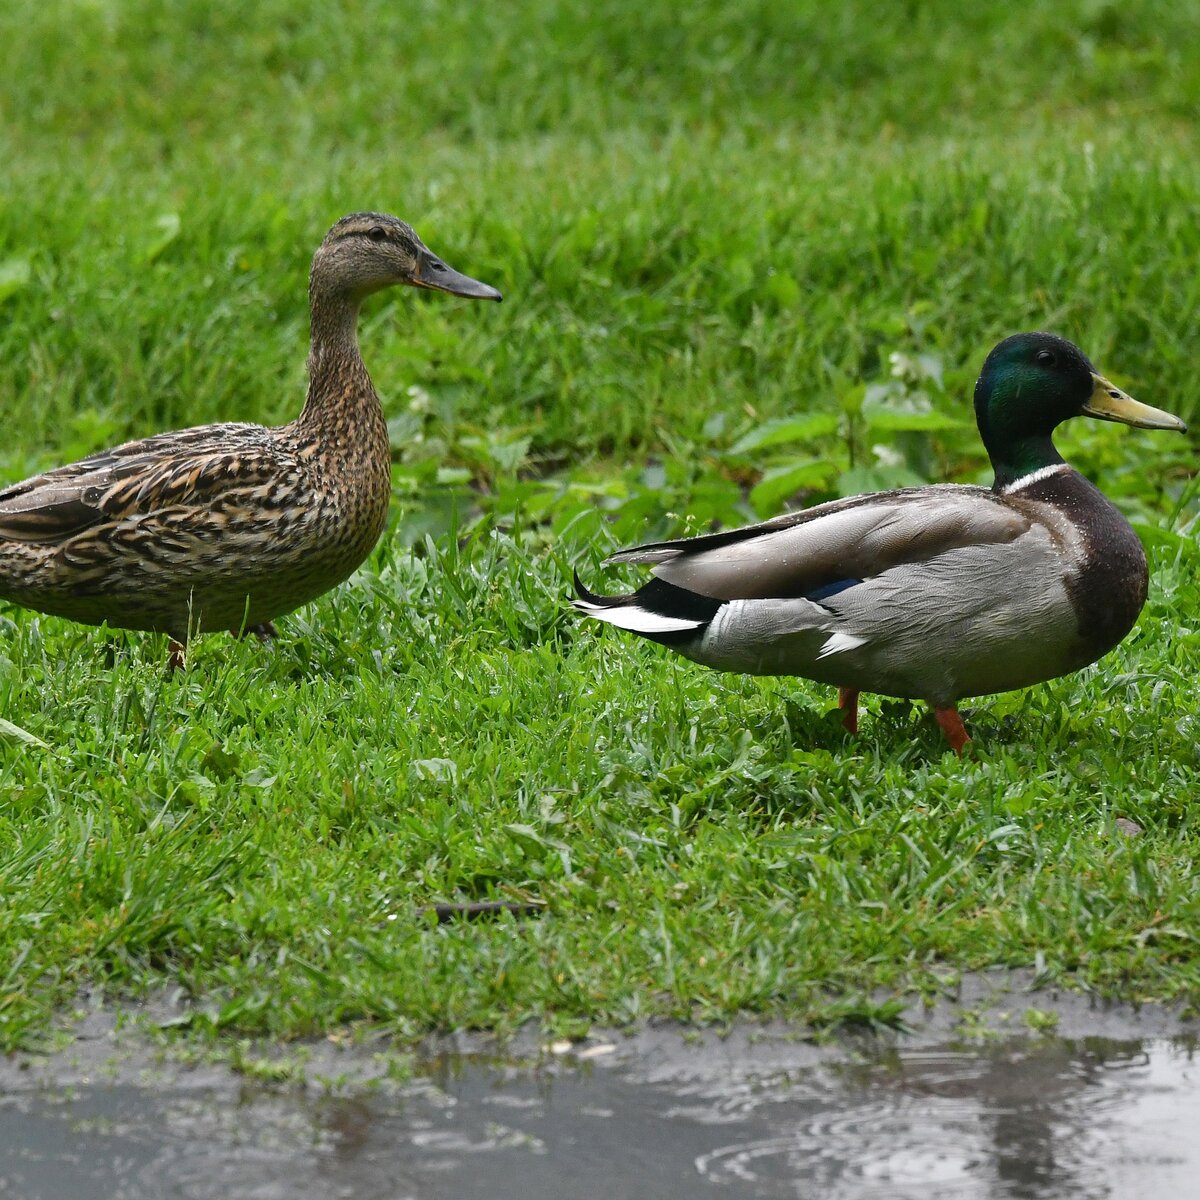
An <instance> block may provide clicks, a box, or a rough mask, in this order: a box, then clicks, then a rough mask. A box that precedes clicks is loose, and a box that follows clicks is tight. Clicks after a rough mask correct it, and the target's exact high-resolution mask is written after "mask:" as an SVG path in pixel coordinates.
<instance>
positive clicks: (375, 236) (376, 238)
mask: <svg viewBox="0 0 1200 1200" xmlns="http://www.w3.org/2000/svg"><path fill="white" fill-rule="evenodd" d="M367 237H369V238H370V239H371V241H373V242H386V241H387V230H386V229H384V227H383V226H382V225H373V226H372V227H371V228H370V229H369V230H367Z"/></svg>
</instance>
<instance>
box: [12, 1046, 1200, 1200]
mask: <svg viewBox="0 0 1200 1200" xmlns="http://www.w3.org/2000/svg"><path fill="white" fill-rule="evenodd" d="M770 1058H771V1056H770V1053H766V1054H763V1053H758V1054H756V1055H754V1056H753V1061H749V1060H746V1061H739V1060H738V1059H737V1058H736V1056H734V1055H732V1054H730V1053H725V1052H721V1051H720V1050H719V1049H715V1048H714V1047H713V1046H712V1045H711V1044H710V1045H709V1046H707V1047H704V1048H702V1049H698V1050H696V1051H695V1052H694V1053H693V1052H691V1051H688V1050H681V1049H679V1048H675V1049H674V1050H673V1051H672V1052H671V1053H669V1054H666V1053H664V1054H661V1055H658V1056H655V1055H653V1054H651V1055H643V1056H640V1057H634V1056H632V1055H630V1054H628V1053H627V1052H626V1053H624V1054H622V1053H620V1052H618V1053H614V1054H611V1055H609V1056H607V1057H603V1058H597V1059H595V1060H594V1061H593V1062H589V1063H585V1064H582V1065H579V1064H576V1065H571V1064H570V1062H569V1061H567V1062H563V1061H552V1062H550V1063H548V1064H546V1065H543V1066H542V1067H540V1068H538V1069H533V1070H530V1069H519V1068H516V1067H512V1066H504V1065H496V1064H494V1063H487V1062H482V1061H476V1060H470V1059H461V1058H460V1059H453V1058H446V1059H441V1060H437V1061H435V1062H433V1063H431V1064H430V1065H429V1067H428V1070H427V1074H426V1075H425V1076H423V1077H421V1078H419V1079H417V1080H415V1081H413V1082H412V1083H409V1084H406V1085H404V1087H403V1088H401V1089H399V1090H397V1091H394V1092H391V1093H388V1094H386V1095H385V1094H382V1093H381V1094H376V1095H370V1094H366V1095H364V1094H359V1095H356V1096H354V1097H352V1098H332V1097H321V1098H315V1097H313V1096H312V1095H311V1094H303V1093H302V1094H295V1093H288V1092H272V1091H261V1090H260V1091H237V1090H234V1089H222V1088H219V1087H215V1086H213V1085H212V1084H211V1082H209V1083H208V1084H206V1085H205V1086H203V1087H200V1088H195V1089H192V1090H189V1089H188V1088H187V1087H186V1086H185V1084H186V1077H185V1080H184V1081H183V1082H179V1081H176V1082H173V1083H172V1084H171V1085H170V1086H169V1087H168V1088H166V1089H164V1090H151V1089H149V1088H138V1087H132V1086H127V1085H120V1086H107V1087H106V1086H100V1085H94V1086H91V1087H87V1088H80V1089H76V1090H75V1091H74V1092H73V1093H68V1094H65V1095H64V1094H57V1095H52V1094H49V1093H46V1092H42V1091H36V1090H26V1091H15V1092H13V1091H10V1092H9V1093H8V1094H7V1095H0V1196H7V1195H18V1196H22V1197H27V1198H28V1200H39V1198H43V1200H61V1198H62V1197H68V1196H69V1197H72V1200H91V1198H96V1200H99V1198H101V1197H103V1198H104V1200H111V1198H120V1200H138V1198H143V1197H154V1198H155V1200H168V1198H172V1197H178V1198H181V1200H183V1198H188V1200H192V1198H196V1200H199V1198H205V1197H212V1198H216V1197H220V1198H222V1200H224V1198H226V1197H233V1196H236V1197H239V1200H240V1198H243V1197H249V1198H255V1200H272V1198H275V1197H280V1198H282V1197H287V1198H288V1200H297V1198H299V1200H304V1198H305V1197H314V1198H317V1197H319V1198H321V1200H325V1198H333V1197H340V1196H344V1197H353V1200H374V1198H376V1197H378V1198H379V1200H385V1198H386V1200H403V1198H405V1197H412V1198H414V1200H416V1198H418V1197H419V1198H420V1200H437V1198H439V1197H445V1198H447V1200H448V1198H450V1197H454V1198H455V1200H469V1198H471V1197H487V1200H504V1198H505V1197H509V1196H514V1195H516V1196H520V1197H522V1200H540V1198H542V1197H545V1198H547V1200H549V1198H550V1197H553V1198H554V1200H572V1198H575V1197H578V1198H580V1200H582V1198H587V1200H594V1198H596V1197H600V1198H601V1200H623V1198H626V1197H628V1198H630V1200H632V1198H633V1197H638V1198H639V1200H640V1198H642V1197H656V1198H657V1197H662V1198H664V1200H669V1198H671V1197H680V1198H683V1197H693V1196H702V1195H706V1194H712V1195H714V1196H724V1197H741V1196H747V1197H749V1196H754V1197H759V1196H761V1197H797V1198H802V1197H819V1198H821V1200H830V1198H838V1197H885V1196H886V1197H889V1198H896V1200H903V1198H905V1197H910V1196H911V1197H918V1196H919V1197H955V1198H956V1200H957V1198H960V1197H961V1198H964V1200H972V1198H981V1200H982V1198H986V1200H991V1198H993V1197H997V1198H999V1197H1006V1198H1007V1197H1028V1198H1031V1200H1039V1198H1045V1200H1050V1198H1053V1200H1062V1198H1068V1197H1088V1198H1089V1200H1090V1198H1093V1197H1095V1198H1101V1197H1112V1198H1113V1200H1130V1198H1134V1200H1136V1198H1137V1197H1140V1196H1146V1197H1149V1196H1172V1197H1189V1196H1200V1145H1198V1144H1197V1141H1198V1139H1197V1138H1196V1131H1197V1130H1200V1087H1198V1086H1197V1085H1198V1084H1200V1068H1198V1067H1197V1065H1196V1063H1195V1062H1194V1060H1193V1048H1192V1047H1190V1046H1188V1045H1187V1044H1184V1043H1182V1042H1170V1041H1166V1040H1159V1041H1150V1042H1109V1041H1102V1040H1100V1039H1092V1040H1083V1041H1079V1042H1070V1041H1065V1040H1023V1039H1015V1040H1010V1041H1005V1042H1000V1043H994V1044H991V1045H985V1046H984V1047H982V1048H978V1047H977V1048H972V1049H963V1048H954V1047H948V1048H936V1049H925V1050H912V1051H904V1050H897V1049H888V1048H877V1049H875V1050H874V1051H872V1052H871V1053H869V1054H859V1055H858V1056H855V1057H853V1058H846V1059H843V1060H841V1061H832V1062H824V1063H816V1064H809V1065H802V1066H796V1065H791V1066H788V1067H786V1068H783V1067H780V1066H777V1065H772V1063H771V1061H770Z"/></svg>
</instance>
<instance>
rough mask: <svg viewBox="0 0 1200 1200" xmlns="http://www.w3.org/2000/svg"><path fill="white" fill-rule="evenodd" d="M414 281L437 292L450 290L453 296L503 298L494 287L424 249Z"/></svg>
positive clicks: (476, 298)
mask: <svg viewBox="0 0 1200 1200" xmlns="http://www.w3.org/2000/svg"><path fill="white" fill-rule="evenodd" d="M413 283H414V284H416V286H417V287H425V288H432V289H433V290H434V291H435V292H449V293H450V294H451V295H452V296H466V297H467V298H468V299H469V300H503V299H504V297H503V296H501V295H500V293H499V292H498V291H496V289H495V288H494V287H489V286H488V285H487V284H486V283H480V282H479V280H478V279H472V278H471V277H470V275H463V274H460V273H459V272H458V271H456V270H455V269H454V268H453V267H448V266H446V264H445V263H444V262H442V260H441V259H440V258H438V256H437V255H436V254H433V253H431V252H430V251H429V250H424V249H423V250H422V252H421V256H420V258H419V259H418V261H417V273H416V278H415V279H414V280H413Z"/></svg>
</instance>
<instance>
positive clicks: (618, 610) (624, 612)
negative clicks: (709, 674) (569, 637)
mask: <svg viewBox="0 0 1200 1200" xmlns="http://www.w3.org/2000/svg"><path fill="white" fill-rule="evenodd" d="M575 593H576V599H574V600H572V601H571V603H572V605H573V606H574V607H575V608H577V609H578V610H579V611H580V612H581V613H586V614H587V615H588V616H589V617H595V618H596V620H598V621H606V622H607V623H608V624H609V625H616V626H617V628H618V629H628V630H630V631H631V632H633V633H639V634H641V635H642V637H644V638H649V639H650V640H651V641H652V642H661V643H662V644H663V645H664V646H680V645H683V644H685V643H687V642H690V641H692V640H693V639H694V638H696V637H699V636H701V635H702V634H703V633H704V630H705V629H706V628H708V624H709V622H710V621H711V620H712V619H713V617H715V616H716V615H717V612H718V610H719V609H720V608H721V605H722V604H723V603H724V601H723V600H714V599H713V598H712V597H711V596H701V595H699V594H698V593H696V592H691V591H688V590H687V588H681V587H677V586H676V585H675V584H673V583H667V582H666V580H664V579H652V580H651V581H650V582H649V583H648V584H646V586H645V587H642V588H639V589H638V590H637V591H636V592H632V593H630V594H629V595H627V596H598V595H597V594H596V593H595V592H589V591H588V589H587V588H586V587H584V586H583V581H582V580H581V579H580V578H579V572H578V571H576V572H575Z"/></svg>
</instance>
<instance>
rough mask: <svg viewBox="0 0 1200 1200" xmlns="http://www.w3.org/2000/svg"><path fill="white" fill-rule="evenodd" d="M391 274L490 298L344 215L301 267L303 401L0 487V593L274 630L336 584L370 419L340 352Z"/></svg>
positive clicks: (392, 230) (364, 506) (349, 540)
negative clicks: (281, 412)
mask: <svg viewBox="0 0 1200 1200" xmlns="http://www.w3.org/2000/svg"><path fill="white" fill-rule="evenodd" d="M398 283H404V284H408V285H409V286H410V287H420V288H432V289H434V290H436V291H441V292H450V293H451V294H453V295H455V296H466V297H469V298H470V299H474V300H499V299H500V293H499V292H498V291H496V289H495V288H491V287H488V286H487V284H484V283H479V282H477V281H476V280H474V279H469V278H468V277H467V276H466V275H460V274H459V273H458V272H457V271H455V270H452V269H451V268H450V267H448V266H447V265H446V264H445V263H444V262H442V260H441V259H440V258H438V257H437V256H436V255H435V254H433V253H432V252H431V251H430V250H429V249H427V248H426V246H425V245H424V244H423V243H422V242H421V239H420V238H419V237H417V235H416V234H415V233H414V232H413V230H412V229H411V228H410V227H409V226H408V225H406V224H405V223H404V222H403V221H400V220H397V219H396V218H395V217H390V216H385V215H384V214H381V213H352V214H351V215H350V216H347V217H343V218H342V219H341V220H340V221H338V222H337V224H336V225H334V226H333V228H332V229H330V231H329V232H328V234H326V235H325V239H324V240H323V241H322V242H321V245H320V246H319V247H318V248H317V252H316V254H315V255H314V257H313V263H312V273H311V275H310V277H309V305H310V310H311V317H312V342H311V349H310V352H309V356H308V374H309V384H308V398H307V400H306V402H305V405H304V410H303V411H302V412H301V413H300V415H299V417H297V418H296V420H294V421H292V422H291V423H289V424H287V425H281V426H279V427H278V428H274V429H268V428H264V427H263V426H261V425H248V424H232V423H230V424H220V425H201V426H197V427H196V428H193V429H182V430H179V431H177V432H174V433H160V434H156V435H155V436H153V437H148V438H144V439H142V440H141V441H136V442H126V443H125V444H124V445H123V446H117V447H116V448H115V449H112V450H106V451H104V452H102V453H100V454H93V455H91V456H90V457H88V458H85V459H83V460H81V461H80V462H77V463H72V464H70V465H69V466H65V467H58V468H57V469H55V470H53V471H47V472H46V473H45V474H44V475H38V476H35V477H34V478H32V479H27V480H25V482H24V483H18V484H15V485H14V486H12V487H9V488H5V489H4V490H3V491H0V599H4V600H12V601H14V602H15V603H17V604H21V605H24V606H25V607H26V608H34V609H38V610H39V611H41V612H45V613H53V614H55V615H56V616H63V617H70V618H71V619H72V620H75V621H83V622H86V623H87V624H90V625H98V624H100V623H102V622H107V623H108V624H109V625H112V626H117V627H120V628H124V629H146V630H159V631H161V632H164V633H167V634H169V635H170V637H171V639H172V647H171V656H172V657H171V661H172V664H173V665H179V664H180V663H181V662H182V653H183V646H184V644H185V643H186V640H187V637H188V635H189V633H194V632H197V631H205V630H212V629H228V630H231V631H232V632H234V633H241V632H242V631H246V630H253V631H254V632H256V633H258V634H259V635H260V636H269V635H270V634H271V633H273V632H274V630H273V629H272V627H271V625H270V622H271V620H272V618H274V617H277V616H280V615H281V614H283V613H287V612H290V611H291V610H292V609H294V608H298V607H299V606H300V605H301V604H304V603H306V602H307V601H309V600H312V599H314V598H315V597H316V596H319V595H321V593H322V592H325V591H328V590H329V589H330V588H332V587H334V586H335V585H336V584H338V583H341V582H342V580H344V579H345V578H346V577H347V576H348V575H349V574H350V573H351V572H352V571H353V570H354V568H355V567H357V566H358V565H359V563H361V562H362V561H363V559H365V558H366V556H367V555H368V554H369V553H370V551H371V548H372V547H373V546H374V545H375V542H376V540H377V539H378V537H379V535H380V533H382V531H383V527H384V523H385V521H386V519H387V511H388V500H389V497H390V494H391V465H390V463H391V460H390V453H389V447H388V433H387V425H386V423H385V421H384V416H383V409H382V407H381V406H380V403H379V397H378V396H377V395H376V394H375V389H374V387H373V386H372V385H371V378H370V376H369V375H368V374H367V369H366V367H365V366H364V365H363V361H362V358H361V357H360V355H359V351H358V336H357V321H358V310H359V305H360V304H361V303H362V301H363V299H364V297H366V296H368V295H369V294H370V293H372V292H377V291H379V290H380V289H381V288H385V287H390V286H392V285H393V284H398Z"/></svg>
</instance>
